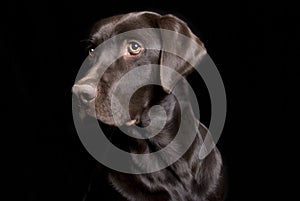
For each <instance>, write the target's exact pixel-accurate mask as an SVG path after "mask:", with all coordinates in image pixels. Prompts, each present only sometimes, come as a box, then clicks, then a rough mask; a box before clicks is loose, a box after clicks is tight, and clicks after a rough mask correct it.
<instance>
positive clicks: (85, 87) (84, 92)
mask: <svg viewBox="0 0 300 201" xmlns="http://www.w3.org/2000/svg"><path fill="white" fill-rule="evenodd" d="M72 92H73V93H74V94H75V95H76V96H77V97H78V98H79V99H81V100H82V101H83V102H89V101H92V100H93V99H95V98H96V96H97V88H96V87H94V86H92V85H89V84H75V85H74V86H73V88H72Z"/></svg>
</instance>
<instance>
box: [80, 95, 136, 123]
mask: <svg viewBox="0 0 300 201" xmlns="http://www.w3.org/2000/svg"><path fill="white" fill-rule="evenodd" d="M78 108H79V117H80V119H85V118H87V117H89V118H90V117H92V118H95V119H97V120H99V121H101V122H102V123H103V124H106V125H109V126H115V127H120V126H133V125H135V124H138V122H139V119H138V117H133V118H131V119H128V118H125V117H123V115H121V113H117V115H115V116H112V115H109V116H107V115H102V114H101V112H100V111H99V110H98V109H97V107H95V101H91V102H89V103H85V104H78ZM97 110H98V111H97ZM106 114H107V113H106ZM118 114H119V115H118Z"/></svg>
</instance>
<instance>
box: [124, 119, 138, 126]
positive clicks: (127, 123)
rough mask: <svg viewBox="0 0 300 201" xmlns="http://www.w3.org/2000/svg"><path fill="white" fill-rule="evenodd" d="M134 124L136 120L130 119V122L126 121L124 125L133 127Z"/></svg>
mask: <svg viewBox="0 0 300 201" xmlns="http://www.w3.org/2000/svg"><path fill="white" fill-rule="evenodd" d="M136 122H137V120H136V119H132V120H130V121H127V122H126V123H125V125H126V126H132V125H134V124H135V123H136Z"/></svg>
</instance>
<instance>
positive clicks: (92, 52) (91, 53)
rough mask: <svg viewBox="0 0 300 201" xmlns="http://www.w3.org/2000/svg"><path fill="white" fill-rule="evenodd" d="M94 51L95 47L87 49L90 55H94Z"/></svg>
mask: <svg viewBox="0 0 300 201" xmlns="http://www.w3.org/2000/svg"><path fill="white" fill-rule="evenodd" d="M94 51H95V49H93V48H91V49H89V55H90V56H91V57H92V56H94Z"/></svg>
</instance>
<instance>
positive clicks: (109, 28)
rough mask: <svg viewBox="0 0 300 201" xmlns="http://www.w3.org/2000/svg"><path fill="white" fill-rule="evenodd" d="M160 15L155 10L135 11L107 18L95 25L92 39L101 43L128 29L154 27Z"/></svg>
mask: <svg viewBox="0 0 300 201" xmlns="http://www.w3.org/2000/svg"><path fill="white" fill-rule="evenodd" d="M159 17H160V15H159V14H157V13H153V12H134V13H128V14H122V15H116V16H112V17H109V18H105V19H103V20H100V21H99V22H97V23H95V25H94V26H93V28H92V32H91V34H90V35H91V40H92V41H93V42H94V43H96V44H99V43H101V42H103V41H105V40H107V39H109V38H111V37H113V36H115V35H117V34H120V33H123V32H126V31H131V30H135V29H141V28H154V27H156V20H157V18H159Z"/></svg>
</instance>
